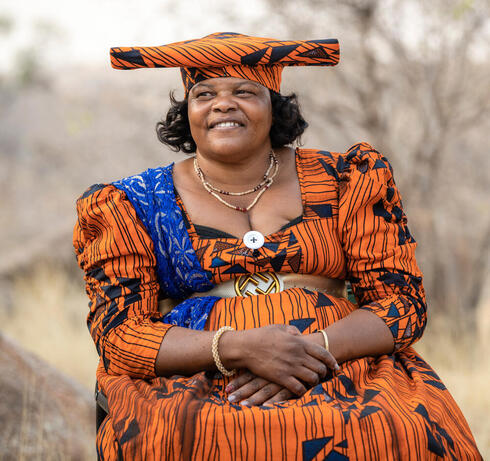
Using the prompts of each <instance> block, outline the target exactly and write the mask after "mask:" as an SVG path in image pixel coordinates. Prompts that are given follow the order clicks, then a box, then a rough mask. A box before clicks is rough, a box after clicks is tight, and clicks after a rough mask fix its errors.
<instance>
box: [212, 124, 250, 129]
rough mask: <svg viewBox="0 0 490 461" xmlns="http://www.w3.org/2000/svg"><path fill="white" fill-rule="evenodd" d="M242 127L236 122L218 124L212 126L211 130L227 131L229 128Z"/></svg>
mask: <svg viewBox="0 0 490 461" xmlns="http://www.w3.org/2000/svg"><path fill="white" fill-rule="evenodd" d="M242 126H243V125H242V124H240V123H238V122H219V123H217V124H216V125H213V126H212V127H211V129H220V130H222V129H229V128H240V127H242Z"/></svg>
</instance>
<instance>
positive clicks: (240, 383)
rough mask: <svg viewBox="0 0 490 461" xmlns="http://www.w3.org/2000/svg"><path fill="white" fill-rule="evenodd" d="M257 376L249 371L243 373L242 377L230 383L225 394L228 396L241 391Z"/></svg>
mask: <svg viewBox="0 0 490 461" xmlns="http://www.w3.org/2000/svg"><path fill="white" fill-rule="evenodd" d="M255 377H256V376H255V375H254V374H253V373H250V372H249V371H245V372H244V373H242V374H241V375H240V376H238V377H236V378H235V379H233V380H232V381H230V382H229V383H228V386H226V388H225V392H227V393H228V394H229V393H231V392H233V391H235V390H237V389H239V388H240V387H242V386H243V385H244V384H246V383H248V382H250V381H252V379H254V378H255Z"/></svg>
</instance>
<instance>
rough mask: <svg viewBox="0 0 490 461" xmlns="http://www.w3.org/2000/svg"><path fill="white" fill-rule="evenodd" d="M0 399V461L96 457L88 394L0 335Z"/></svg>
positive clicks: (90, 404)
mask: <svg viewBox="0 0 490 461" xmlns="http://www.w3.org/2000/svg"><path fill="white" fill-rule="evenodd" d="M65 346H66V347H68V345H65ZM60 347H63V345H60ZM0 396H1V398H0V459H2V460H4V461H10V460H31V459H36V460H37V459H39V460H54V459H56V460H58V459H68V460H93V459H95V458H96V455H95V440H94V439H95V404H94V400H93V396H92V394H91V392H89V391H88V390H86V389H85V388H84V387H82V386H81V385H80V384H78V383H76V382H75V381H74V380H72V379H70V378H69V377H67V376H66V375H64V374H63V373H61V372H60V371H58V370H56V369H55V368H54V367H52V366H51V365H48V364H47V363H46V362H44V361H43V360H41V359H40V358H38V357H36V356H35V355H33V354H31V353H29V352H27V351H26V350H24V349H23V348H22V347H21V346H20V345H18V344H16V343H15V342H14V341H13V340H11V339H7V338H6V337H5V336H4V335H3V334H1V333H0Z"/></svg>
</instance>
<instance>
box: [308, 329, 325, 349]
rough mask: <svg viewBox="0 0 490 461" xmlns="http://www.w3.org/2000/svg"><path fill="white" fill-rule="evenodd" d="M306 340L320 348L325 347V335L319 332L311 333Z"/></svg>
mask: <svg viewBox="0 0 490 461" xmlns="http://www.w3.org/2000/svg"><path fill="white" fill-rule="evenodd" d="M306 339H307V340H308V341H311V342H312V343H315V344H318V345H319V346H322V347H325V339H324V337H323V334H322V333H320V332H319V331H317V332H316V333H310V334H309V335H306Z"/></svg>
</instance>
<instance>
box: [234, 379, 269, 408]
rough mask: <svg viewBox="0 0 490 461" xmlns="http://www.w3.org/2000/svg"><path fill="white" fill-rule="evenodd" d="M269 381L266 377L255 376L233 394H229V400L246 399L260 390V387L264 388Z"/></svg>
mask: <svg viewBox="0 0 490 461" xmlns="http://www.w3.org/2000/svg"><path fill="white" fill-rule="evenodd" d="M268 383H269V381H267V380H266V379H264V378H254V379H252V380H251V381H249V382H248V383H245V384H244V385H243V386H241V387H240V388H238V389H237V390H236V391H234V392H233V393H232V394H230V395H229V396H228V401H229V402H231V403H233V402H239V401H241V400H243V399H246V398H247V397H250V396H251V395H253V394H255V393H256V392H258V391H259V390H260V389H262V388H263V387H264V386H265V385H266V384H268Z"/></svg>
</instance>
